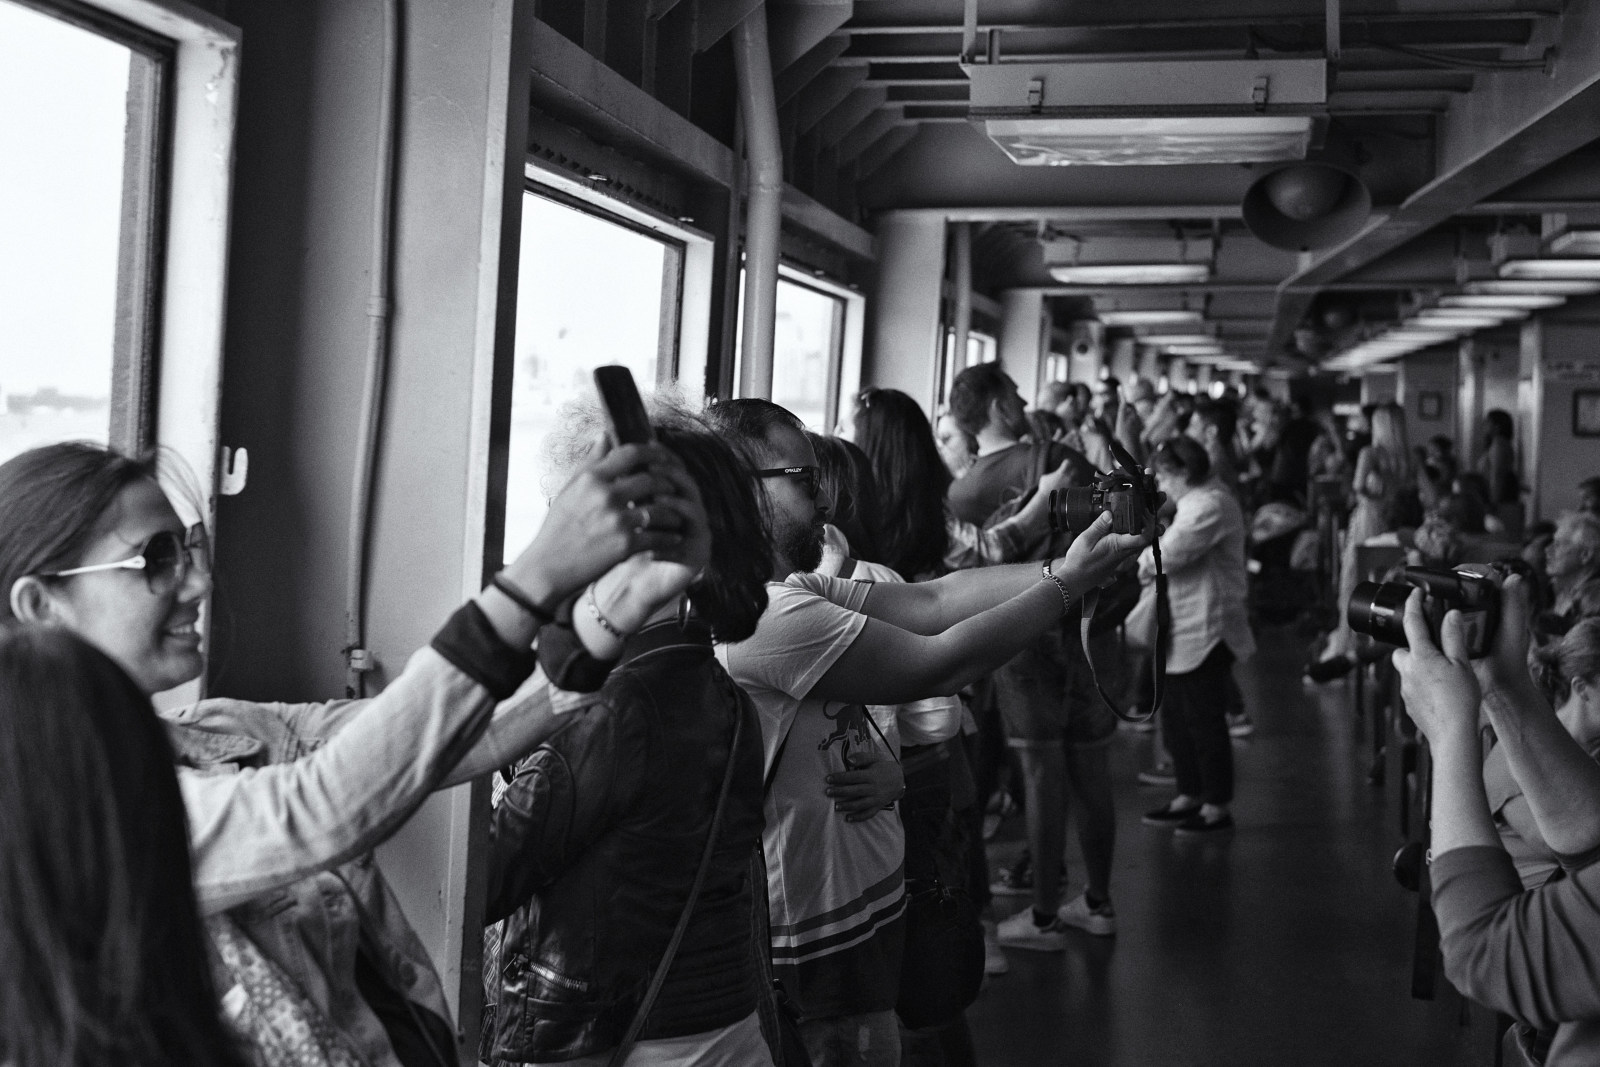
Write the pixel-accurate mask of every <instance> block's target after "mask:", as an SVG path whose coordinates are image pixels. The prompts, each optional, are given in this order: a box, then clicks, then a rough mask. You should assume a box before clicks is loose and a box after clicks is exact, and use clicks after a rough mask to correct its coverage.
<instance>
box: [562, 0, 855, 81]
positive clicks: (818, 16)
mask: <svg viewBox="0 0 1600 1067" xmlns="http://www.w3.org/2000/svg"><path fill="white" fill-rule="evenodd" d="M591 2H592V0H591ZM854 13H855V0H768V2H767V22H768V24H769V33H770V35H771V41H772V69H773V70H782V69H783V68H784V67H787V66H789V65H790V64H791V63H794V62H795V61H796V60H798V59H799V58H800V57H801V56H803V55H805V54H806V53H807V52H809V51H811V49H812V48H814V47H816V45H817V44H818V43H819V42H821V41H823V40H825V39H826V38H827V37H828V35H829V34H831V33H833V32H834V31H835V30H837V29H838V28H839V27H840V26H843V25H844V24H845V23H846V22H848V21H849V20H850V16H851V15H852V14H854Z"/></svg>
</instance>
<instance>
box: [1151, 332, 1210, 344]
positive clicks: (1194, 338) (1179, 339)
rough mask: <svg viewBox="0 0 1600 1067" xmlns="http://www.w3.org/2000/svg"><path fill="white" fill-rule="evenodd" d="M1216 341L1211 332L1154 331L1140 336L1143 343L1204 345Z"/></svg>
mask: <svg viewBox="0 0 1600 1067" xmlns="http://www.w3.org/2000/svg"><path fill="white" fill-rule="evenodd" d="M1215 341H1216V338H1215V337H1213V336H1212V335H1211V334H1209V333H1152V334H1146V335H1145V336H1143V337H1141V338H1139V343H1140V344H1142V345H1204V344H1211V343H1213V342H1215Z"/></svg>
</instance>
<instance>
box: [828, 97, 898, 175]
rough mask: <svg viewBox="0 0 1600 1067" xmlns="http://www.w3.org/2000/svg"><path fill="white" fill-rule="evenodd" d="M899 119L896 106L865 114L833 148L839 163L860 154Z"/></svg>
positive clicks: (847, 161) (892, 127) (841, 163)
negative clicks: (859, 123) (863, 119)
mask: <svg viewBox="0 0 1600 1067" xmlns="http://www.w3.org/2000/svg"><path fill="white" fill-rule="evenodd" d="M900 121H901V120H900V109H899V108H897V107H886V108H879V109H878V110H877V111H874V112H873V113H872V114H871V115H869V116H867V119H866V121H864V122H862V123H861V125H859V126H857V127H856V128H855V129H853V130H851V131H850V132H849V133H848V134H846V135H845V136H844V137H843V138H841V139H840V141H839V144H838V146H837V148H836V149H835V151H837V153H838V156H839V165H840V166H843V165H844V164H846V163H849V162H850V161H851V160H853V159H855V158H857V157H858V156H860V155H861V153H863V152H865V151H866V150H867V149H869V148H871V147H872V146H873V145H874V144H876V143H877V142H878V141H879V139H881V138H882V137H883V136H884V135H886V134H887V133H888V132H889V131H890V130H892V129H894V128H895V127H896V126H898V125H900Z"/></svg>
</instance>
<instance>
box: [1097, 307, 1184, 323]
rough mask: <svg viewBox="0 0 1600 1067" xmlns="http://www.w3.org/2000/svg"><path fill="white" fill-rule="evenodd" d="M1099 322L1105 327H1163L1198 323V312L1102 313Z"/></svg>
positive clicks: (1176, 310)
mask: <svg viewBox="0 0 1600 1067" xmlns="http://www.w3.org/2000/svg"><path fill="white" fill-rule="evenodd" d="M1098 317H1099V319H1100V321H1101V322H1103V323H1105V324H1106V325H1107V326H1165V325H1168V324H1170V323H1175V322H1195V323H1198V322H1199V321H1200V312H1198V311H1190V310H1188V309H1186V308H1164V309H1154V308H1152V309H1149V310H1144V311H1102V312H1100V314H1099V316H1098Z"/></svg>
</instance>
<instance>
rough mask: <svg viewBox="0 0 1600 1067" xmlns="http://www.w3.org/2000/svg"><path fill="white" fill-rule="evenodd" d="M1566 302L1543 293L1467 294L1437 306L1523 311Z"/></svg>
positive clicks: (1445, 300) (1560, 297) (1441, 300)
mask: <svg viewBox="0 0 1600 1067" xmlns="http://www.w3.org/2000/svg"><path fill="white" fill-rule="evenodd" d="M1566 302H1567V298H1566V297H1564V296H1551V295H1548V294H1543V293H1469V294H1467V295H1465V296H1445V297H1440V298H1439V306H1440V307H1444V308H1521V309H1523V310H1525V311H1538V310H1540V309H1541V308H1553V307H1560V306H1561V305H1562V304H1565V303H1566Z"/></svg>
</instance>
